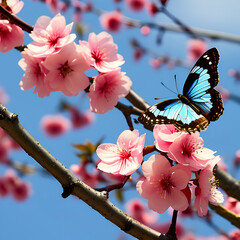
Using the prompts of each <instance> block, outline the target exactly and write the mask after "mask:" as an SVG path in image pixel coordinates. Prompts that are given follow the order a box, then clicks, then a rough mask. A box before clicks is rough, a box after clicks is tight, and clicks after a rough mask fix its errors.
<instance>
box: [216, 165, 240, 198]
mask: <svg viewBox="0 0 240 240" xmlns="http://www.w3.org/2000/svg"><path fill="white" fill-rule="evenodd" d="M215 168H216V171H215V176H216V178H217V179H219V186H220V188H222V189H223V190H224V191H225V192H226V193H227V195H228V196H231V197H234V198H236V199H237V200H238V201H240V182H239V181H237V180H236V179H234V178H233V177H232V176H231V175H230V174H229V173H227V172H225V171H224V170H222V169H221V168H220V167H218V166H216V167H215Z"/></svg>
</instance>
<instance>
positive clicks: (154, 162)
mask: <svg viewBox="0 0 240 240" xmlns="http://www.w3.org/2000/svg"><path fill="white" fill-rule="evenodd" d="M153 135H154V138H155V142H154V144H155V147H156V149H157V150H158V151H160V152H161V153H162V154H154V155H152V156H151V157H150V158H149V159H148V160H147V161H145V162H143V146H144V140H145V135H142V136H140V137H139V133H138V131H137V130H134V131H132V132H131V131H129V130H126V131H124V132H123V133H122V134H121V135H120V136H119V138H118V141H117V145H115V144H101V145H100V146H99V147H98V148H97V151H96V153H97V155H98V157H99V158H100V163H99V164H98V169H100V170H102V171H104V172H108V173H112V174H115V175H127V176H128V175H131V174H132V173H134V172H135V171H136V170H137V169H138V168H139V167H140V166H141V163H142V162H143V163H142V171H143V177H142V178H141V179H140V180H139V181H138V183H137V185H136V188H137V191H138V193H139V194H140V195H141V196H142V197H143V198H146V199H148V206H149V208H150V209H152V210H154V211H156V212H158V213H163V212H165V211H166V210H167V209H168V208H169V207H170V206H171V207H172V208H173V209H175V210H179V211H184V210H186V209H187V208H188V207H189V205H190V202H191V195H193V196H195V201H194V206H195V208H196V209H197V211H198V215H199V216H205V215H206V214H207V211H208V203H209V202H210V203H211V204H214V205H217V204H218V203H222V202H223V195H222V193H221V192H220V191H219V190H218V189H217V188H218V182H217V180H216V178H215V176H214V175H213V168H214V166H215V165H216V164H217V163H218V161H219V160H220V157H219V156H215V155H214V154H215V152H214V151H212V150H210V149H207V148H204V147H203V139H202V138H201V137H200V134H199V133H198V132H196V133H191V134H188V133H185V132H180V131H178V130H177V129H176V128H175V127H174V125H155V127H154V130H153ZM170 160H171V161H170ZM192 172H193V173H194V174H195V178H193V179H192V180H191V177H192Z"/></svg>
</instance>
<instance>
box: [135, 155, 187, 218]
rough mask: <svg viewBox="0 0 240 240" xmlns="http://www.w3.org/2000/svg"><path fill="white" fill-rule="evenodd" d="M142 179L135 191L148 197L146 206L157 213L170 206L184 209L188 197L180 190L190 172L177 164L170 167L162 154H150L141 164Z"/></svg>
mask: <svg viewBox="0 0 240 240" xmlns="http://www.w3.org/2000/svg"><path fill="white" fill-rule="evenodd" d="M142 170H143V175H144V176H145V178H144V179H142V180H140V181H139V182H138V183H137V191H138V193H139V194H140V195H141V196H142V197H143V198H146V199H148V207H149V208H150V209H152V210H154V211H156V212H158V213H160V214H161V213H163V212H165V211H166V210H167V209H168V208H169V207H170V206H171V207H172V208H173V209H175V210H180V211H184V210H185V209H186V208H187V207H188V206H189V202H188V198H187V197H186V195H185V194H184V193H183V192H182V190H184V189H185V188H186V187H187V184H188V181H189V180H190V177H191V172H190V171H189V170H188V169H187V168H185V167H183V166H182V165H180V164H178V165H176V166H173V167H171V165H170V163H169V161H168V160H167V159H166V158H165V157H164V156H162V155H152V156H151V157H150V158H149V159H148V160H147V161H146V162H144V163H143V164H142Z"/></svg>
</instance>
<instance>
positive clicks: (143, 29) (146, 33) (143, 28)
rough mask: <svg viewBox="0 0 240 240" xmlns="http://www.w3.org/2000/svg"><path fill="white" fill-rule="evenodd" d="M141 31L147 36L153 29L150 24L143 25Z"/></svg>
mask: <svg viewBox="0 0 240 240" xmlns="http://www.w3.org/2000/svg"><path fill="white" fill-rule="evenodd" d="M140 31H141V34H142V35H143V36H147V35H148V34H149V33H150V31H151V29H150V27H149V26H148V25H144V26H142V27H141V29H140Z"/></svg>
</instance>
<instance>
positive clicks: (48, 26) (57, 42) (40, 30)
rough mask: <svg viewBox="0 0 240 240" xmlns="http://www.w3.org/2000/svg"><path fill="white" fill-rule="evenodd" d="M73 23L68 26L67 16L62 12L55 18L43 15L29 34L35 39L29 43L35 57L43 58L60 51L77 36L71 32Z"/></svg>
mask: <svg viewBox="0 0 240 240" xmlns="http://www.w3.org/2000/svg"><path fill="white" fill-rule="evenodd" d="M72 25H73V23H71V24H68V25H67V26H66V20H65V17H64V16H62V15H61V14H60V13H59V14H57V15H56V16H55V17H54V18H53V19H51V18H49V17H47V16H41V17H40V18H38V20H37V22H36V24H35V26H34V29H33V31H32V32H31V34H29V35H30V37H31V38H32V39H33V40H34V41H33V42H32V43H30V44H28V49H29V50H30V51H31V53H32V55H33V56H34V57H41V58H42V57H47V56H48V55H50V54H52V53H54V52H58V51H59V50H61V49H62V48H63V47H65V46H67V45H68V44H70V43H71V42H73V41H74V39H75V38H76V35H75V34H70V32H71V30H72Z"/></svg>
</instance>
